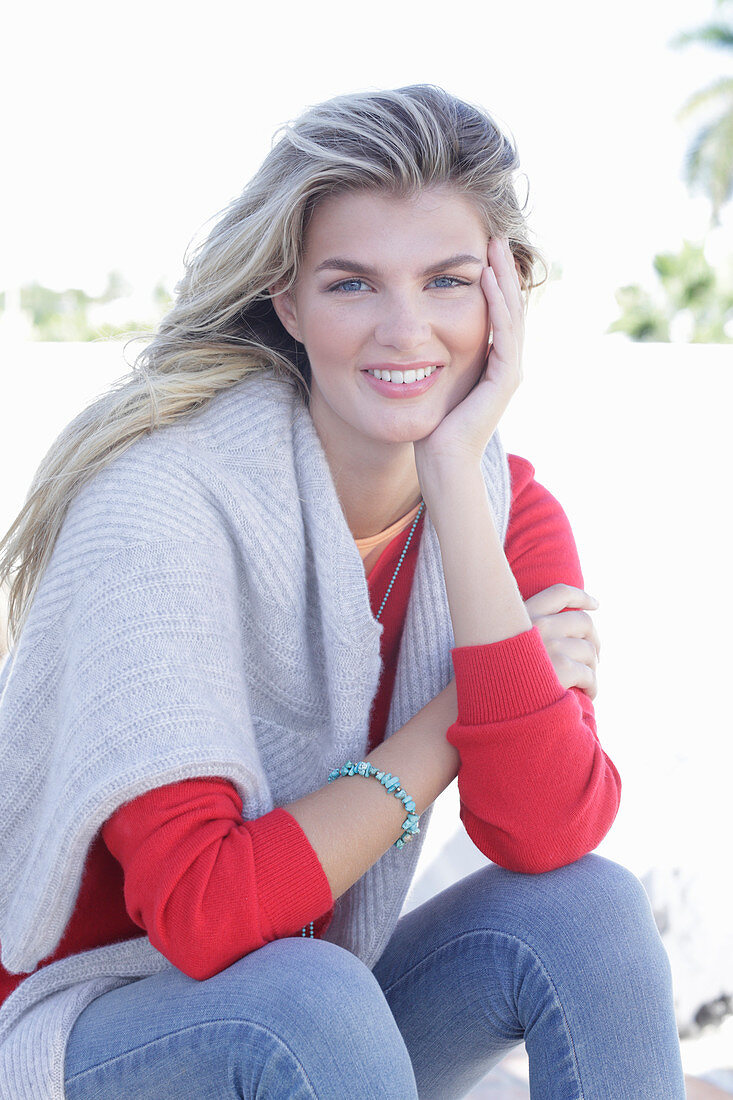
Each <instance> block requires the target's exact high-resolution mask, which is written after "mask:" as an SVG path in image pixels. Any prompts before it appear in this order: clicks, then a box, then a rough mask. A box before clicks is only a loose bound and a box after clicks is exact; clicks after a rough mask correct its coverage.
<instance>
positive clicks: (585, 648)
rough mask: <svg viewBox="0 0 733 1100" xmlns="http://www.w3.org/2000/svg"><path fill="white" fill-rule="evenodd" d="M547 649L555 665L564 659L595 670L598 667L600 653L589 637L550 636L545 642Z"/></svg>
mask: <svg viewBox="0 0 733 1100" xmlns="http://www.w3.org/2000/svg"><path fill="white" fill-rule="evenodd" d="M545 649H546V650H547V653H548V655H549V657H550V660H551V661H552V663H553V665H555V663H556V662H558V663H560V662H561V661H562V660H563V659H564V660H570V661H576V662H577V663H578V664H581V665H587V666H588V668H591V669H594V670H595V669H597V668H598V653H597V651H596V647H595V645H594V644H593V642H592V641H590V640H589V639H588V638H550V639H549V640H548V641H547V642H545Z"/></svg>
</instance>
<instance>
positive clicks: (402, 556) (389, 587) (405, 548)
mask: <svg viewBox="0 0 733 1100" xmlns="http://www.w3.org/2000/svg"><path fill="white" fill-rule="evenodd" d="M424 507H425V501H423V502H422V503H421V504H420V507H419V508H418V510H417V515H416V516H415V518H414V520H413V521H412V527H411V528H410V533H409V535H408V536H407V542H406V543H405V545H404V546H403V547H402V553H401V554H400V560H399V561H398V562H397V568H396V569H395V571H394V573H393V574H392V580H391V581H390V582H389V584H388V585H387V591H386V592H385V594H384V599H383V600H382V605H381V607H380V608H379V611H378V612H377V614H376V615H375V616H374V618H375V619H376V620H377V622H379V616H380V615H381V614H382V612H383V611H384V605H385V604H386V602H387V598H388V596H389V594H390V592H391V591H392V585H393V584H394V582H395V581H396V580H397V574H398V573H399V571H400V566H401V565H402V563H403V561H404V560H405V556H406V554H407V551H408V549H409V546H410V543H411V542H412V536H413V535H414V534H415V528H416V527H417V525H418V522H419V520H420V516H421V515H422V513H423V509H424ZM307 927H308V925H304V926H303V928H302V930H301V933H300V934H301V936H307V932H306V928H307ZM310 938H311V939H313V921H311V922H310Z"/></svg>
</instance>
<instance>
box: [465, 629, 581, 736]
mask: <svg viewBox="0 0 733 1100" xmlns="http://www.w3.org/2000/svg"><path fill="white" fill-rule="evenodd" d="M451 657H452V658H453V668H454V670H455V674H456V693H457V696H458V721H459V723H460V724H461V725H463V726H480V725H485V724H486V723H488V722H506V721H509V720H511V719H513V718H523V717H525V716H526V715H528V714H534V713H535V712H536V711H539V710H543V709H544V708H545V707H549V706H551V705H552V704H553V703H556V702H557V701H558V699H561V698H562V696H563V695H564V694H565V689H564V688H563V686H562V684H561V683H560V681H559V680H558V678H557V674H556V673H555V669H554V668H553V665H552V661H551V660H550V658H549V656H548V653H547V650H546V649H545V644H544V642H543V641H542V637H541V635H540V632H539V630H538V629H537V627H536V626H533V627H532V629H531V630H525V631H523V633H521V634H517V635H516V636H515V637H513V638H505V639H503V640H502V641H500V642H490V643H488V644H487V645H473V646H458V647H456V648H455V649H452V650H451Z"/></svg>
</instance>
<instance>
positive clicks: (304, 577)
mask: <svg viewBox="0 0 733 1100" xmlns="http://www.w3.org/2000/svg"><path fill="white" fill-rule="evenodd" d="M482 465H483V472H484V478H485V481H486V485H487V492H488V496H489V500H490V504H491V508H492V511H493V514H494V517H495V521H496V524H497V530H498V531H499V534H500V537H501V538H502V540H503V539H504V538H505V536H506V529H507V523H508V517H509V506H510V481H509V469H508V465H507V460H506V456H505V454H504V451H503V448H502V446H501V443H500V440H499V438H498V436H497V434H496V433H495V434H494V436H493V438H492V440H491V441H490V443H489V445H488V447H487V449H486V452H485V454H484V457H483V462H482ZM381 631H382V627H381V626H380V624H378V623H377V622H375V620H374V618H373V615H372V612H371V608H370V605H369V594H368V588H367V582H366V578H365V576H364V569H363V566H362V561H361V557H360V555H359V551H358V549H357V547H356V545H355V543H354V540H353V538H352V536H351V532H350V531H349V528H348V525H347V523H346V520H345V517H344V515H343V512H342V510H341V507H340V504H339V501H338V497H337V495H336V490H335V487H334V484H333V480H332V478H331V474H330V471H329V468H328V464H327V461H326V457H325V454H324V452H323V448H322V447H321V444H320V441H319V439H318V436H317V433H316V431H315V427H314V425H313V421H312V419H311V417H310V414H309V413H308V410H307V409H306V407H305V406H304V404H303V403H302V400H301V398H300V397H299V395H298V393H297V391H296V390H295V389H294V388H293V386H292V385H291V384H290V383H288V382H285V381H279V380H276V379H275V378H273V377H271V376H268V375H259V376H256V377H252V378H248V379H246V380H245V381H243V382H242V383H239V384H238V385H236V386H233V387H231V388H230V389H228V390H226V391H223V392H222V393H220V394H219V395H217V396H216V397H215V398H214V399H213V400H212V401H211V402H209V403H208V404H207V405H206V406H204V408H202V409H201V410H199V411H198V412H196V413H195V414H193V415H192V416H190V417H188V418H187V419H186V420H184V421H182V422H180V423H179V424H176V425H172V426H170V427H168V428H165V429H163V430H159V431H155V432H152V433H150V434H149V435H147V436H146V437H144V438H142V439H140V440H138V441H136V442H135V443H134V444H133V445H132V446H130V447H129V448H128V449H127V451H125V452H124V453H123V454H122V455H120V456H118V457H117V458H116V459H115V460H114V461H113V462H112V463H111V464H110V465H109V466H107V467H105V468H104V469H103V470H102V471H100V473H99V474H98V475H97V476H96V477H95V478H94V480H93V481H92V482H91V483H90V484H88V485H87V486H85V487H84V489H83V490H82V491H81V492H80V494H79V495H78V496H77V497H76V498H75V499H74V501H73V502H72V504H71V506H70V509H69V512H68V514H67V517H66V520H65V522H64V525H63V528H62V531H61V533H60V535H59V538H58V540H57V544H56V546H55V548H54V552H53V555H52V558H51V561H50V563H49V566H48V569H47V570H46V573H45V575H44V577H43V580H42V582H41V586H40V588H39V591H38V594H37V596H36V598H35V600H34V602H33V606H32V609H31V612H30V615H29V618H28V620H27V623H26V627H25V629H24V631H23V633H22V636H21V638H20V641H19V644H18V646H17V647H15V649H14V650H13V652H12V653H11V655H10V656H9V657H8V659H7V660H6V662H5V665H4V666H3V669H2V672H1V673H0V794H1V795H2V801H1V802H0V804H1V805H2V806H3V812H2V819H1V822H0V847H1V850H2V853H3V857H2V866H1V867H0V944H1V945H2V961H3V965H4V966H6V967H7V969H8V970H11V971H15V972H23V971H29V970H33V969H34V968H35V967H36V965H37V964H38V962H39V961H40V960H41V959H43V958H45V957H46V956H47V955H48V954H50V953H51V952H52V951H53V949H54V948H55V946H56V945H57V943H58V941H59V939H60V938H61V935H62V934H63V931H64V928H65V926H66V924H67V922H68V920H69V917H70V915H71V912H72V909H73V906H74V901H75V899H76V895H77V892H78V888H79V883H80V879H81V874H82V871H83V867H84V860H85V856H86V852H87V850H88V847H89V845H90V843H91V841H92V839H93V837H94V836H95V834H96V833H97V831H98V830H99V828H100V827H101V825H102V824H103V822H104V821H105V820H106V819H107V818H109V817H110V816H111V814H112V813H113V812H114V811H115V810H116V809H117V808H118V807H119V806H120V805H122V804H123V803H124V802H127V801H129V800H130V799H132V798H135V797H136V796H137V795H139V794H141V793H143V792H144V791H146V790H149V789H150V788H152V787H155V786H161V785H163V784H166V783H172V782H176V781H178V780H182V779H186V778H191V777H195V776H207V775H208V776H222V777H224V778H226V779H229V780H230V781H231V782H232V783H233V784H234V785H235V787H236V788H237V790H238V792H239V794H240V796H241V798H242V802H243V806H244V810H243V812H244V816H245V817H246V818H248V819H249V818H255V817H260V816H262V815H263V814H265V813H268V812H269V811H270V810H272V809H273V807H274V806H280V805H284V804H286V803H288V802H290V801H293V800H295V799H297V798H300V797H302V796H303V795H305V794H307V793H309V792H310V791H312V790H315V789H317V788H319V787H321V786H323V784H324V782H325V777H326V776H327V775H328V773H329V772H330V771H331V770H332V769H333V768H334V767H337V766H340V765H341V764H343V763H344V761H345V760H346V759H352V760H358V759H360V758H361V757H362V755H363V754H364V753H365V751H366V748H367V738H368V732H369V713H370V707H371V702H372V699H373V697H374V694H375V691H376V688H377V684H378V679H379V673H380V657H379V638H380V635H381ZM452 646H453V635H452V629H451V622H450V614H449V609H448V601H447V596H446V592H445V584H444V578H443V571H442V562H441V557H440V548H439V545H438V540H437V535H436V532H435V529H434V527H433V526H432V524H431V523H430V521H429V517H426V519H425V528H424V531H423V536H422V540H421V544H420V550H419V557H418V563H417V566H416V570H415V578H414V583H413V588H412V592H411V596H410V602H409V605H408V610H407V616H406V621H405V627H404V633H403V638H402V644H401V650H400V659H399V664H398V669H397V675H396V679H395V687H394V693H393V698H392V703H391V706H390V712H389V718H388V722H387V731H386V737H389V736H391V734H392V733H393V732H394V731H395V730H396V729H399V728H400V727H401V726H403V725H404V724H405V723H406V722H407V721H408V720H409V719H410V718H411V717H412V716H413V715H414V714H415V713H416V712H417V711H418V710H420V709H421V707H423V706H424V705H425V704H426V703H428V702H429V700H430V699H432V698H433V697H434V696H435V695H436V694H438V692H440V691H441V690H442V689H443V688H444V687H445V685H446V684H447V683H448V681H449V680H450V678H451V676H452V671H453V670H452V664H451V648H452ZM429 820H430V810H427V811H426V812H425V813H424V814H423V815H422V818H421V833H420V835H419V837H418V838H417V839H416V840H415V841H414V842H413V843H412V844H410V845H408V846H406V847H405V848H404V849H402V850H400V851H398V850H397V849H395V848H390V849H389V851H388V852H387V853H386V854H385V855H384V856H383V857H382V858H381V859H380V860H378V861H377V863H376V864H374V866H373V867H371V868H370V869H369V870H368V871H367V872H366V874H365V875H363V876H362V878H361V879H359V881H358V882H356V883H355V884H354V885H353V886H352V887H351V888H350V889H349V890H348V891H347V892H346V893H345V894H343V895H342V896H341V897H340V898H339V899H338V900H337V903H336V905H335V910H334V917H333V920H332V922H331V924H330V926H329V928H328V930H327V933H326V935H325V938H326V939H329V940H331V941H332V942H334V943H337V944H339V945H341V946H342V947H344V948H346V949H347V950H350V951H352V952H353V953H354V954H355V955H357V956H358V957H359V958H360V959H362V961H363V962H364V963H365V964H366V965H367V966H373V965H374V964H375V962H376V961H377V959H378V958H379V956H380V955H381V953H382V951H383V950H384V947H385V946H386V943H387V941H388V939H389V937H390V935H391V933H392V931H393V929H394V926H395V924H396V922H397V919H398V917H399V913H400V910H401V907H402V904H403V901H404V898H405V896H406V893H407V890H408V888H409V885H410V881H411V878H412V876H413V873H414V870H415V866H416V863H417V859H418V856H419V852H420V849H421V846H422V842H423V840H424V838H425V834H426V831H427V825H428V823H429ZM140 944H142V946H139V945H140ZM125 947H127V949H128V952H129V955H126V956H125V960H126V961H125V963H124V965H123V964H122V963H118V961H117V960H118V959H119V956H120V952H121V950H122V949H123V948H125ZM131 959H132V961H130V960H131ZM168 965H170V964H169V963H168V962H167V960H165V959H164V958H163V956H161V955H160V954H159V953H158V952H156V951H155V950H154V949H153V948H152V947H151V945H150V944H149V941H147V939H146V938H144V939H143V940H142V941H134V942H132V943H130V944H128V945H113V946H111V947H105V948H99V949H96V950H94V951H90V952H86V953H84V954H82V955H77V956H73V957H72V958H69V959H64V960H60V961H59V962H57V963H53V964H51V965H49V966H47V967H44V968H43V969H42V970H41V971H39V972H38V973H37V974H35V975H32V976H31V977H30V978H28V979H26V980H25V981H24V982H23V983H21V985H20V986H19V987H18V989H17V990H16V991H15V992H14V993H13V994H12V995H11V996H10V997H9V998H8V1000H7V1001H6V1002H5V1004H4V1005H3V1008H2V1011H0V1090H2V1089H5V1090H6V1091H5V1092H2V1091H0V1095H2V1096H5V1095H8V1096H12V1097H13V1098H14V1100H15V1097H16V1096H18V1097H25V1095H28V1096H31V1095H32V1096H39V1095H43V1096H48V1097H50V1098H52V1100H61V1098H62V1097H63V1080H62V1076H61V1073H62V1070H61V1068H60V1066H59V1063H58V1061H54V1059H55V1058H56V1054H55V1053H54V1052H58V1050H59V1049H63V1047H64V1045H65V1041H66V1037H67V1036H68V1033H69V1031H70V1030H71V1027H72V1026H73V1023H74V1020H75V1019H76V1015H78V1011H81V1010H82V1008H83V1007H84V1004H83V1003H82V1002H84V997H85V994H84V989H89V988H91V987H89V986H88V985H86V983H88V982H94V983H95V986H94V988H98V981H99V980H103V981H104V982H111V983H112V985H115V984H119V982H120V981H124V980H130V979H131V978H134V977H140V976H144V975H147V974H150V973H153V972H155V971H156V970H159V969H161V968H164V967H165V966H168ZM69 975H71V976H70V977H69ZM59 983H61V986H59ZM109 987H110V988H111V986H109ZM51 995H52V996H51ZM51 1036H53V1040H52V1041H51V1038H50V1037H51ZM19 1058H21V1059H22V1065H21V1063H19V1062H18V1059H19ZM21 1076H22V1077H23V1079H24V1080H27V1082H28V1085H27V1089H28V1090H29V1091H28V1092H27V1093H18V1092H17V1091H13V1090H14V1089H16V1084H13V1082H16V1083H17V1081H18V1080H19V1078H20V1077H21ZM49 1081H51V1082H53V1087H51V1086H50V1085H49Z"/></svg>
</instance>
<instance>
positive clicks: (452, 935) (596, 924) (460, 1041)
mask: <svg viewBox="0 0 733 1100" xmlns="http://www.w3.org/2000/svg"><path fill="white" fill-rule="evenodd" d="M522 1041H524V1043H525V1044H526V1048H527V1053H528V1055H529V1073H530V1089H531V1095H532V1097H533V1098H534V1100H550V1098H552V1100H579V1098H584V1100H641V1098H642V1097H643V1098H644V1100H684V1097H685V1086H684V1080H683V1072H682V1063H681V1058H680V1048H679V1043H678V1039H677V1029H676V1024H675V1016H674V1008H673V997H672V982H671V974H670V967H669V961H668V959H667V955H666V953H665V950H664V947H663V945H662V941H661V939H660V937H659V934H658V932H657V929H656V926H655V924H654V919H653V917H652V911H651V906H650V904H649V901H648V899H647V896H646V894H645V893H644V889H643V887H642V885H641V883H640V882H639V880H638V879H637V878H636V877H635V876H634V875H632V874H631V872H630V871H628V870H627V869H626V868H624V867H622V866H620V865H619V864H618V863H614V862H612V861H611V860H608V859H605V858H603V857H601V856H598V855H595V854H589V855H586V856H584V857H583V858H582V859H580V860H578V861H577V862H576V863H572V864H570V865H569V866H567V867H561V868H559V869H558V870H555V871H548V872H546V873H544V874H539V875H524V874H519V873H517V872H514V871H507V870H505V869H504V868H501V867H498V866H495V865H489V866H486V867H482V868H481V869H480V870H478V871H476V872H474V873H473V874H471V875H468V876H467V877H466V878H464V879H462V880H461V881H460V882H457V883H456V884H455V885H453V886H451V887H450V888H449V889H447V890H444V891H443V892H442V893H440V894H438V895H436V896H435V897H434V898H432V899H431V900H430V901H428V902H426V903H425V904H424V905H421V906H420V907H419V908H417V909H414V910H413V911H412V912H411V913H408V914H407V915H406V916H404V917H402V918H401V919H400V921H399V922H398V924H397V927H396V928H395V931H394V933H393V935H392V937H391V939H390V941H389V944H388V945H387V948H386V950H385V952H384V954H383V955H382V957H381V958H380V960H379V961H378V963H377V964H376V966H375V967H374V970H373V971H372V970H369V968H368V967H366V966H365V965H364V964H363V963H362V962H361V961H360V960H359V959H357V958H356V956H354V955H352V954H351V953H350V952H348V951H346V950H344V949H343V948H341V947H337V946H336V945H334V944H332V943H328V942H327V941H325V940H318V939H303V938H298V937H291V938H288V939H282V940H276V941H275V942H273V943H269V944H267V945H266V946H265V947H263V948H260V950H258V951H255V952H253V953H252V954H251V955H247V956H246V957H245V958H243V959H240V960H239V962H237V963H235V964H234V965H233V966H231V967H229V969H228V970H224V971H222V972H221V973H220V974H217V975H215V976H214V977H213V978H209V979H208V980H207V981H203V982H197V981H194V980H193V979H191V978H187V977H185V975H183V974H181V973H180V972H179V971H177V970H172V971H168V972H165V973H162V974H157V975H154V976H153V977H150V978H143V979H141V980H139V981H136V982H133V983H131V984H129V985H126V986H123V987H122V988H120V989H117V990H113V991H112V992H110V993H105V994H103V995H102V996H101V997H98V998H97V1000H95V1001H93V1002H92V1003H91V1004H90V1005H89V1006H88V1007H87V1008H86V1009H85V1011H84V1012H83V1013H82V1015H81V1016H80V1017H79V1019H78V1021H77V1023H76V1025H75V1027H74V1029H73V1031H72V1034H71V1037H70V1040H69V1045H68V1048H67V1055H66V1064H65V1073H66V1094H67V1098H68V1100H92V1098H94V1100H119V1098H120V1097H124V1098H125V1100H173V1098H175V1100H180V1097H181V1096H188V1097H190V1098H191V1100H234V1098H237V1100H242V1098H245V1097H246V1098H247V1100H250V1098H255V1097H256V1098H257V1100H281V1098H282V1100H285V1098H288V1100H306V1098H308V1100H313V1098H314V1097H317V1098H318V1100H344V1098H345V1097H349V1098H354V1100H371V1098H373V1100H385V1097H386V1098H394V1100H414V1098H415V1097H420V1098H421V1100H427V1098H434V1100H450V1098H452V1097H460V1096H463V1095H464V1094H465V1093H466V1092H468V1091H469V1090H470V1089H471V1087H472V1086H473V1085H474V1084H476V1083H477V1082H478V1081H480V1080H481V1078H482V1077H483V1076H484V1075H485V1074H486V1073H487V1072H488V1071H489V1070H490V1069H491V1068H492V1066H494V1065H496V1064H497V1062H499V1061H500V1060H501V1059H502V1058H503V1057H504V1055H505V1054H506V1053H507V1052H508V1051H510V1050H511V1049H512V1048H513V1047H515V1046H516V1045H517V1044H519V1043H521V1042H522Z"/></svg>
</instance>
